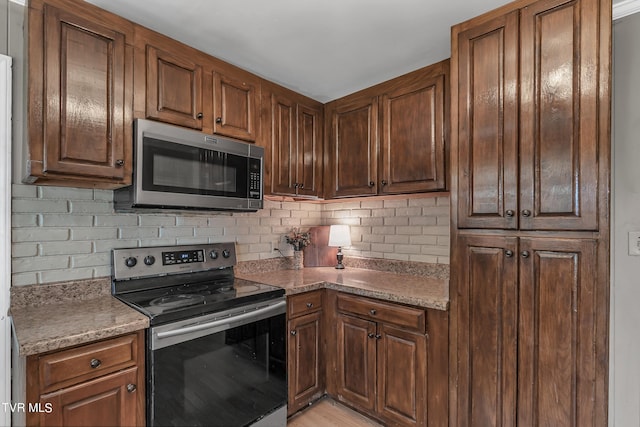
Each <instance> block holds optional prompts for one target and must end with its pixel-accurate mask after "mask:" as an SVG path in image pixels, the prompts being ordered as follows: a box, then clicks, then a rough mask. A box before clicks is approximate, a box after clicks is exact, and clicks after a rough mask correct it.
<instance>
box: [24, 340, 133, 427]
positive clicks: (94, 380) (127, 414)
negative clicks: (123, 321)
mask: <svg viewBox="0 0 640 427" xmlns="http://www.w3.org/2000/svg"><path fill="white" fill-rule="evenodd" d="M144 348H145V347H144V331H140V332H138V333H134V334H129V335H124V336H120V337H116V338H111V339H107V340H104V341H99V342H95V343H91V344H86V345H82V346H79V347H74V348H70V349H65V350H60V351H56V352H52V353H47V354H41V355H34V356H30V357H28V358H27V401H28V402H29V404H30V405H33V407H35V408H38V410H37V411H29V412H28V413H27V425H29V426H63V425H64V426H86V427H90V426H144V425H145V387H144V384H145V382H144V372H145V367H144Z"/></svg>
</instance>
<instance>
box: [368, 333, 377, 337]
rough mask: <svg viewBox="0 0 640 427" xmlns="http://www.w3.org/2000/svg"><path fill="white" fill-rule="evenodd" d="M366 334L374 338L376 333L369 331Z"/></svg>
mask: <svg viewBox="0 0 640 427" xmlns="http://www.w3.org/2000/svg"><path fill="white" fill-rule="evenodd" d="M367 336H368V337H369V338H375V337H376V334H374V333H372V332H369V333H368V334H367Z"/></svg>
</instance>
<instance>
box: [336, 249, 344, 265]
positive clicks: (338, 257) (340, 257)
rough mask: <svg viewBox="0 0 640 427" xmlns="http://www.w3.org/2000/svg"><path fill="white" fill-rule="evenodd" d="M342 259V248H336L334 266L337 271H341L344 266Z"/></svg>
mask: <svg viewBox="0 0 640 427" xmlns="http://www.w3.org/2000/svg"><path fill="white" fill-rule="evenodd" d="M343 258H344V255H342V248H341V247H340V246H338V253H337V254H336V259H337V260H338V264H337V265H336V268H337V269H338V270H343V269H344V265H343V264H342V259H343Z"/></svg>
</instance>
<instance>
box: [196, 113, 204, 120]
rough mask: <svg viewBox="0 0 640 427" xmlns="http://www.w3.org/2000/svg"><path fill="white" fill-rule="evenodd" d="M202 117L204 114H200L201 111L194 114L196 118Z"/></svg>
mask: <svg viewBox="0 0 640 427" xmlns="http://www.w3.org/2000/svg"><path fill="white" fill-rule="evenodd" d="M203 117H204V116H203V114H202V113H198V114H197V115H196V118H198V119H201V118H203Z"/></svg>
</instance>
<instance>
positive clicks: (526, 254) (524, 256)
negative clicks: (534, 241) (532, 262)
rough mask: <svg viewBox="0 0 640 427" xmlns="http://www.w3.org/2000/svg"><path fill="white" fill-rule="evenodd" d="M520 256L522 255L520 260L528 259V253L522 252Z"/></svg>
mask: <svg viewBox="0 0 640 427" xmlns="http://www.w3.org/2000/svg"><path fill="white" fill-rule="evenodd" d="M520 255H522V258H529V251H522V253H521V254H520Z"/></svg>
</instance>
